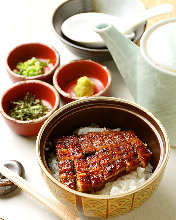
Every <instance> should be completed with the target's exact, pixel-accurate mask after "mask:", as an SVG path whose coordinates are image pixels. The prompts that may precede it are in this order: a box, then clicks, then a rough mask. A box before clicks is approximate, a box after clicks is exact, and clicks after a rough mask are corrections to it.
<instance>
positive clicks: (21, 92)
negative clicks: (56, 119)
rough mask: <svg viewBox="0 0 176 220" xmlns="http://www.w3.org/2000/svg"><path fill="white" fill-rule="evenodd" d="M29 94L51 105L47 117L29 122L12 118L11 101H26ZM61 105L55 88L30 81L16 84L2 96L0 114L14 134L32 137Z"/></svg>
mask: <svg viewBox="0 0 176 220" xmlns="http://www.w3.org/2000/svg"><path fill="white" fill-rule="evenodd" d="M27 92H29V94H33V95H35V97H36V98H40V99H41V100H42V101H43V102H45V103H46V104H47V105H49V107H50V109H51V110H50V111H49V112H48V113H47V114H46V115H45V116H43V117H40V118H38V119H34V120H29V121H21V120H16V119H14V118H12V117H10V115H9V109H10V106H11V101H18V100H19V99H24V97H25V95H26V93H27ZM59 104H60V98H59V94H58V92H57V91H56V89H55V88H54V86H52V85H50V84H48V83H46V82H43V81H41V80H29V81H22V82H17V83H15V84H14V85H13V86H12V87H11V88H9V89H8V90H7V91H6V92H5V93H4V94H3V95H2V98H1V102H0V112H1V114H2V116H3V118H4V119H5V122H6V123H7V125H8V126H9V128H11V129H12V130H13V131H14V132H16V133H18V134H20V135H25V136H32V135H37V134H38V132H39V130H40V128H41V126H42V124H43V122H44V121H45V120H46V119H47V118H48V117H49V116H50V115H51V114H52V113H53V112H54V111H55V110H57V109H58V108H59Z"/></svg>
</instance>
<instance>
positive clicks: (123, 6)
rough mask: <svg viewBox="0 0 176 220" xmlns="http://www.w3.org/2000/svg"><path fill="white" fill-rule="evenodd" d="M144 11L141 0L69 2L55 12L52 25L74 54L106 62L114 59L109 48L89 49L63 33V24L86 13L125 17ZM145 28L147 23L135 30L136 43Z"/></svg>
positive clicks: (77, 0) (83, 0)
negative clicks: (76, 15)
mask: <svg viewBox="0 0 176 220" xmlns="http://www.w3.org/2000/svg"><path fill="white" fill-rule="evenodd" d="M143 10H145V7H144V5H143V4H142V3H141V1H139V0H111V1H107V0H68V1H66V2H64V3H62V4H60V5H59V6H58V7H57V8H56V10H55V11H54V13H53V17H52V25H53V28H54V31H55V32H56V34H57V36H58V37H59V39H60V40H61V42H62V43H64V45H65V46H66V47H67V48H68V49H69V50H70V51H71V52H72V53H74V54H76V55H78V56H79V57H81V58H84V59H92V60H96V61H105V60H110V59H112V57H111V55H110V52H109V50H108V49H107V47H105V48H99V49H96V48H95V49H94V48H88V47H85V46H82V45H80V44H78V43H76V42H74V41H72V40H70V39H69V38H67V37H66V36H65V35H64V34H63V33H62V31H61V26H62V23H63V22H64V21H65V20H66V19H67V18H69V17H71V16H72V15H75V14H78V13H84V12H101V13H105V14H110V15H114V16H119V17H125V16H128V15H130V14H133V13H136V12H139V11H143ZM95 23H96V21H95ZM144 28H145V22H144V23H142V24H140V25H139V26H138V27H137V28H136V29H135V30H134V32H135V38H134V39H133V41H134V42H136V41H137V40H138V39H139V38H140V37H141V35H142V33H143V31H144Z"/></svg>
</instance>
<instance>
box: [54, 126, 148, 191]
mask: <svg viewBox="0 0 176 220" xmlns="http://www.w3.org/2000/svg"><path fill="white" fill-rule="evenodd" d="M55 146H56V152H57V157H58V161H59V163H58V166H59V176H60V182H61V183H63V184H64V185H66V186H68V187H69V188H71V189H75V190H77V191H79V192H87V193H90V192H92V191H99V190H101V189H103V188H104V186H105V183H106V182H108V181H114V180H116V179H117V178H118V177H119V176H121V175H124V174H127V173H130V172H131V171H133V170H135V169H137V167H139V166H141V167H145V166H146V165H147V163H148V162H149V161H150V160H151V152H150V150H149V149H148V148H147V147H146V145H145V144H144V143H143V142H142V141H141V140H140V139H139V138H138V137H137V136H136V135H135V133H134V132H133V131H132V130H128V131H112V130H108V129H107V130H104V131H103V132H89V133H87V134H85V135H80V136H77V135H72V136H63V137H59V138H56V139H55Z"/></svg>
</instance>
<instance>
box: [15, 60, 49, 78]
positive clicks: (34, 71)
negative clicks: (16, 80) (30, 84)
mask: <svg viewBox="0 0 176 220" xmlns="http://www.w3.org/2000/svg"><path fill="white" fill-rule="evenodd" d="M48 63H50V60H49V59H47V60H46V62H43V61H41V60H39V59H36V58H35V57H32V58H31V59H30V60H27V61H25V62H24V63H22V62H19V63H18V64H17V66H16V69H14V70H13V71H14V73H17V74H19V75H23V76H29V77H30V76H38V75H40V74H43V73H44V68H43V67H47V66H48Z"/></svg>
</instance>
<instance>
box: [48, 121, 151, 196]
mask: <svg viewBox="0 0 176 220" xmlns="http://www.w3.org/2000/svg"><path fill="white" fill-rule="evenodd" d="M105 129H106V128H99V127H98V126H97V125H91V126H89V127H81V128H79V129H77V130H76V131H75V132H74V134H78V135H82V134H86V133H87V132H101V131H103V130H105ZM113 130H116V131H119V130H120V129H119V128H117V129H113ZM48 164H49V168H50V170H51V172H52V173H53V175H54V177H55V178H56V179H59V171H58V160H57V156H56V154H55V153H51V154H50V158H49V160H48ZM151 175H152V166H151V164H150V163H148V165H147V166H146V167H145V168H142V167H138V168H137V170H136V171H133V172H131V173H130V174H128V175H124V176H121V177H119V178H118V179H117V180H116V181H114V182H108V183H106V185H105V188H104V189H102V190H101V191H98V192H96V193H95V192H94V193H93V194H96V195H117V194H121V193H125V192H129V191H131V190H134V189H136V188H137V187H139V186H140V185H142V184H143V183H144V182H145V181H146V180H147V179H148V178H149V177H150V176H151Z"/></svg>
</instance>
